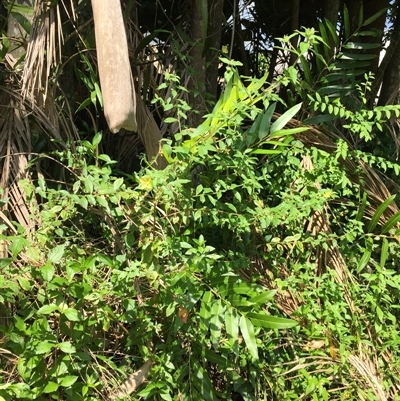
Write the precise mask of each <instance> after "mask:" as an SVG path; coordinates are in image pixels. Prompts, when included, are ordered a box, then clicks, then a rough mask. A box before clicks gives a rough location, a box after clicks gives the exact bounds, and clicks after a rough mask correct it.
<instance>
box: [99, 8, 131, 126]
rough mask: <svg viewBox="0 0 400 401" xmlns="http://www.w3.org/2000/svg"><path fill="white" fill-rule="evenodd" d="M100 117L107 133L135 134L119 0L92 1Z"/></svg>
mask: <svg viewBox="0 0 400 401" xmlns="http://www.w3.org/2000/svg"><path fill="white" fill-rule="evenodd" d="M92 8H93V18H94V26H95V35H96V47H97V62H98V68H99V76H100V86H101V91H102V95H103V103H104V114H105V117H106V120H107V124H108V126H109V128H110V130H111V132H113V133H116V132H118V131H119V130H120V129H121V128H124V129H126V130H128V131H137V123H136V99H135V89H134V84H133V79H132V71H131V66H130V62H129V54H128V43H127V39H126V32H125V25H124V20H123V17H122V9H121V2H120V0H107V1H104V0H92Z"/></svg>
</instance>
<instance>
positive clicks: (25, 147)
mask: <svg viewBox="0 0 400 401" xmlns="http://www.w3.org/2000/svg"><path fill="white" fill-rule="evenodd" d="M13 94H15V93H13V92H10V91H6V90H3V91H2V94H1V97H0V121H1V123H2V124H1V126H0V157H1V159H0V160H1V161H0V166H1V178H0V187H1V188H2V189H3V191H4V197H5V198H6V199H7V200H8V202H7V203H5V205H4V206H3V209H2V211H3V213H4V212H6V211H8V212H9V213H11V215H12V216H13V219H14V218H15V219H16V220H17V222H18V223H19V224H20V225H21V226H22V227H23V228H24V229H25V231H26V232H27V233H28V234H29V233H30V232H31V230H32V229H33V227H34V226H35V222H34V221H32V219H31V208H30V205H29V203H28V202H27V197H26V194H25V191H24V189H23V187H22V186H21V180H29V175H28V172H27V170H26V167H27V165H28V156H27V155H28V154H29V153H30V152H31V151H32V146H31V133H30V128H29V125H28V123H27V120H26V118H25V116H26V114H27V113H26V109H24V107H23V105H22V103H21V102H19V101H18V97H16V96H13ZM2 220H3V219H2Z"/></svg>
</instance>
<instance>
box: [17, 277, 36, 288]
mask: <svg viewBox="0 0 400 401" xmlns="http://www.w3.org/2000/svg"><path fill="white" fill-rule="evenodd" d="M17 280H18V282H19V285H20V286H21V288H22V289H23V290H25V291H30V290H31V289H32V285H31V283H30V282H29V280H28V279H27V278H25V277H21V276H20V277H17Z"/></svg>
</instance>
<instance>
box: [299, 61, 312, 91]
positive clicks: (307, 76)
mask: <svg viewBox="0 0 400 401" xmlns="http://www.w3.org/2000/svg"><path fill="white" fill-rule="evenodd" d="M300 62H301V66H302V68H303V74H304V78H305V80H306V82H307V83H308V85H310V86H312V85H313V84H314V80H313V75H312V74H311V70H310V65H309V60H307V59H306V58H305V57H304V56H300Z"/></svg>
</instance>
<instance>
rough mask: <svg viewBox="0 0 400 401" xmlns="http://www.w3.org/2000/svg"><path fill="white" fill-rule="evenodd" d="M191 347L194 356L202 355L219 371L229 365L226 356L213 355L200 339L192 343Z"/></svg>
mask: <svg viewBox="0 0 400 401" xmlns="http://www.w3.org/2000/svg"><path fill="white" fill-rule="evenodd" d="M192 347H193V350H194V351H195V353H196V354H198V355H202V356H203V357H204V358H205V359H206V360H207V361H208V362H211V363H217V364H218V367H219V368H220V369H224V368H226V367H227V366H228V365H229V360H228V357H227V355H225V354H222V355H220V354H217V353H215V352H214V351H212V350H211V349H209V348H208V346H207V345H206V344H205V343H204V342H202V341H201V340H200V339H199V341H193V342H192Z"/></svg>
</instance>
